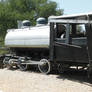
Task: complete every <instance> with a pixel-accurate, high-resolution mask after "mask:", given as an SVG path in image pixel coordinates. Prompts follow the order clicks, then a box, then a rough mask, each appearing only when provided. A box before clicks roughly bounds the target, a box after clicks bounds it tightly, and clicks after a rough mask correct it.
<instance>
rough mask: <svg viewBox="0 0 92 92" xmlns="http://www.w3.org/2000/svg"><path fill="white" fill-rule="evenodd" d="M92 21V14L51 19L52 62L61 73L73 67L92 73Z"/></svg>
mask: <svg viewBox="0 0 92 92" xmlns="http://www.w3.org/2000/svg"><path fill="white" fill-rule="evenodd" d="M91 19H92V14H89V15H88V14H87V15H86V14H82V15H75V16H61V17H60V16H59V17H53V18H51V20H50V61H51V62H54V63H56V64H57V65H58V69H59V70H60V71H64V69H65V68H69V67H71V66H77V67H79V66H81V67H82V68H87V69H89V71H92V42H91V39H92V26H91V25H92V24H91V22H92V21H91ZM88 66H89V67H88Z"/></svg>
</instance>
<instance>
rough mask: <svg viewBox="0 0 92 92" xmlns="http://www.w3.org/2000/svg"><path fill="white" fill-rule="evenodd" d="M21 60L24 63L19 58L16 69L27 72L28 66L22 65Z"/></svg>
mask: <svg viewBox="0 0 92 92" xmlns="http://www.w3.org/2000/svg"><path fill="white" fill-rule="evenodd" d="M22 60H23V61H24V59H23V58H21V57H20V58H19V60H18V65H17V66H18V67H19V69H20V70H21V71H25V70H27V68H28V65H27V64H22Z"/></svg>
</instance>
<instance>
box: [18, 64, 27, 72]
mask: <svg viewBox="0 0 92 92" xmlns="http://www.w3.org/2000/svg"><path fill="white" fill-rule="evenodd" d="M18 67H19V69H20V70H21V71H25V70H27V67H28V65H27V64H19V65H18Z"/></svg>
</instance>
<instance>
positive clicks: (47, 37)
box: [3, 13, 92, 75]
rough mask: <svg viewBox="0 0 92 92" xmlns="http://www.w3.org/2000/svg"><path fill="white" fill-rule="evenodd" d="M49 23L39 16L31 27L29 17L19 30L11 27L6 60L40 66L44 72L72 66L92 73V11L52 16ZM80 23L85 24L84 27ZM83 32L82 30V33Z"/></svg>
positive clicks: (19, 65)
mask: <svg viewBox="0 0 92 92" xmlns="http://www.w3.org/2000/svg"><path fill="white" fill-rule="evenodd" d="M49 19H50V21H49V24H48V25H47V24H46V20H45V18H39V19H37V25H36V26H35V27H30V22H29V21H28V20H26V21H23V22H22V23H20V25H22V27H21V26H20V25H19V27H21V28H19V29H9V30H7V34H6V37H5V46H7V47H8V48H9V49H10V55H6V56H5V59H4V60H3V63H4V64H5V65H6V66H11V67H12V66H18V67H19V68H20V69H21V70H26V69H27V67H28V66H30V65H37V66H38V68H39V70H40V72H42V73H45V74H47V73H49V72H50V71H51V70H52V69H53V68H56V69H58V70H59V71H60V72H64V71H65V70H66V69H67V68H71V67H72V66H76V67H77V69H78V67H81V69H87V70H88V74H89V75H90V74H91V72H92V44H91V43H92V42H91V38H92V31H91V30H92V25H91V24H92V21H91V20H92V13H86V14H76V15H64V16H52V17H49ZM79 26H84V27H85V31H84V27H83V28H82V30H80V29H81V28H80V27H79ZM79 31H80V32H79Z"/></svg>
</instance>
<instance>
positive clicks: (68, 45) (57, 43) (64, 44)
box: [55, 42, 82, 49]
mask: <svg viewBox="0 0 92 92" xmlns="http://www.w3.org/2000/svg"><path fill="white" fill-rule="evenodd" d="M57 45H58V46H60V45H62V46H64V47H65V46H66V47H75V48H80V49H81V48H82V47H81V46H76V45H71V44H66V43H59V42H55V46H57Z"/></svg>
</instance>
